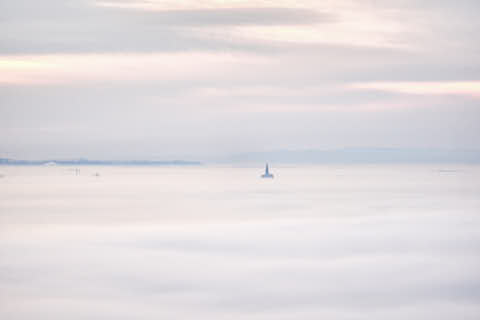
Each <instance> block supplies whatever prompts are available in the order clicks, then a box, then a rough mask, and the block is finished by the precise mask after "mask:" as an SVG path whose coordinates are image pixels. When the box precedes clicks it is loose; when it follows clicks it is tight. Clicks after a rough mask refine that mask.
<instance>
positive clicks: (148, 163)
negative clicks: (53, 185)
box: [0, 158, 202, 166]
mask: <svg viewBox="0 0 480 320" xmlns="http://www.w3.org/2000/svg"><path fill="white" fill-rule="evenodd" d="M0 165H18V166H20V165H23V166H29V165H32V166H34V165H64V166H71V165H75V166H85V165H98V166H197V165H202V163H201V162H199V161H185V160H169V161H157V160H88V159H70V160H58V159H50V160H16V159H7V158H0Z"/></svg>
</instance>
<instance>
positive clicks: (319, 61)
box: [0, 0, 480, 159]
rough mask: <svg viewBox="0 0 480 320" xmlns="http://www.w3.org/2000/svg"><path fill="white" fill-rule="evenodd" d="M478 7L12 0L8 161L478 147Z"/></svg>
mask: <svg viewBox="0 0 480 320" xmlns="http://www.w3.org/2000/svg"><path fill="white" fill-rule="evenodd" d="M478 12H480V2H479V1H477V0H471V1H467V0H459V1H446V0H445V1H444V0H435V1H433V0H425V1H414V0H405V1H398V0H395V1H394V0H384V1H380V0H378V1H375V0H370V1H366V0H364V1H348V0H331V1H318V0H276V1H269V0H263V1H261V0H250V1H249V0H246V1H238V0H231V1H219V0H202V1H193V0H185V1H178V0H177V1H161V0H149V1H140V0H106V1H95V0H43V1H33V0H30V1H28V0H11V1H8V0H0V115H1V116H0V157H12V158H45V157H88V158H156V159H157V158H158V159H162V158H170V157H181V156H190V157H200V158H201V157H208V156H215V155H223V154H230V153H239V152H248V151H268V150H276V149H311V148H318V149H329V148H343V147H402V148H406V147H408V148H412V147H413V148H473V149H475V148H480V143H479V141H480V139H479V137H480V120H479V119H480V41H478V35H479V33H480V20H479V19H478Z"/></svg>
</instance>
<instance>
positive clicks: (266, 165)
mask: <svg viewBox="0 0 480 320" xmlns="http://www.w3.org/2000/svg"><path fill="white" fill-rule="evenodd" d="M262 178H273V174H271V173H270V172H269V171H268V163H266V164H265V173H264V174H262Z"/></svg>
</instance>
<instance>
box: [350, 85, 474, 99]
mask: <svg viewBox="0 0 480 320" xmlns="http://www.w3.org/2000/svg"><path fill="white" fill-rule="evenodd" d="M352 88H355V89H370V90H380V91H390V92H398V93H407V94H418V95H452V94H453V95H467V96H473V97H477V98H479V97H480V81H456V82H452V81H450V82H448V81H444V82H365V83H356V84H353V85H352Z"/></svg>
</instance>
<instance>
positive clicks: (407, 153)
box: [223, 148, 480, 164]
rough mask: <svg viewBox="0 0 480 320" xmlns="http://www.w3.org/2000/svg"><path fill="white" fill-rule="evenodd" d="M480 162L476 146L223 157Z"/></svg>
mask: <svg viewBox="0 0 480 320" xmlns="http://www.w3.org/2000/svg"><path fill="white" fill-rule="evenodd" d="M264 161H271V162H276V163H287V164H288V163H292V164H294V163H298V164H302V163H303V164H309V163H311V164H316V163H319V164H321V163H340V164H355V163H359V164H361V163H364V164H368V163H371V164H376V163H480V150H453V149H452V150H448V149H401V148H345V149H331V150H316V149H313V150H277V151H266V152H251V153H241V154H236V155H232V156H230V157H228V158H225V159H224V160H223V162H226V163H230V162H231V163H241V162H264Z"/></svg>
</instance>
